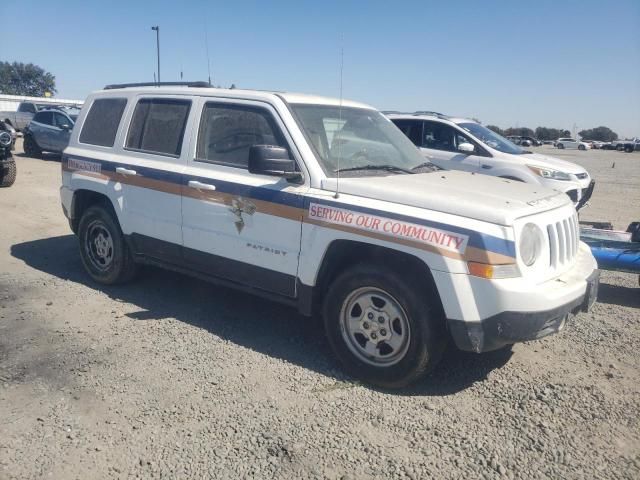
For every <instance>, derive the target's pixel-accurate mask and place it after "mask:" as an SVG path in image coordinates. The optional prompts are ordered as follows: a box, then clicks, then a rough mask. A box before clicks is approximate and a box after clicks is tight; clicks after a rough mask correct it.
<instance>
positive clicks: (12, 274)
mask: <svg viewBox="0 0 640 480" xmlns="http://www.w3.org/2000/svg"><path fill="white" fill-rule="evenodd" d="M539 150H540V151H543V152H548V153H552V154H555V155H557V156H558V157H562V158H568V159H571V160H574V161H576V162H578V163H580V164H583V165H585V166H586V167H587V168H588V169H589V170H590V171H591V173H592V175H593V176H594V177H595V179H596V180H597V182H598V184H597V187H596V193H595V195H594V197H593V199H592V201H591V206H589V207H588V208H587V209H586V210H585V211H584V214H583V218H586V219H590V220H610V221H613V222H614V224H615V225H616V226H617V227H622V228H624V227H626V225H627V224H628V223H629V222H630V221H632V220H640V188H639V186H640V154H637V153H634V154H624V153H619V152H600V151H588V152H577V151H576V152H568V151H564V152H559V151H556V150H553V149H551V147H541V148H540V149H539ZM16 153H17V155H16V159H17V162H18V179H17V182H16V183H15V185H14V186H13V187H11V188H9V189H3V190H0V218H2V220H1V222H0V478H3V479H13V478H15V479H25V478H42V477H46V478H54V479H71V478H78V479H87V478H208V477H211V478H329V479H348V478H351V479H356V478H410V479H418V478H460V479H472V478H487V479H489V478H510V479H513V478H525V479H527V478H531V479H540V478H550V479H557V478H565V479H568V478H575V479H584V478H600V479H607V480H608V479H614V478H629V479H632V478H634V479H637V478H640V428H639V426H640V425H639V422H638V413H639V411H640V395H639V391H640V373H639V372H638V358H639V354H638V352H639V351H640V288H639V287H638V277H637V275H636V276H633V275H627V274H616V273H607V272H604V273H603V276H602V282H603V284H602V286H601V291H600V298H599V302H598V303H597V304H596V306H595V308H594V310H593V311H592V313H590V314H583V315H581V316H579V317H577V318H575V319H574V320H573V321H572V322H570V323H569V324H568V325H567V328H566V329H565V330H564V331H563V332H562V333H560V334H558V335H556V336H553V337H550V338H546V339H543V340H541V341H537V342H531V343H527V344H521V345H517V346H515V347H514V348H513V350H512V351H499V352H494V353H490V354H484V355H475V354H466V353H461V352H456V351H453V350H450V351H449V352H447V353H446V355H445V358H444V361H443V362H442V364H441V366H439V367H438V368H437V369H436V371H435V372H434V373H433V374H432V375H431V376H429V377H428V378H427V379H426V380H425V381H424V382H422V383H421V384H419V385H417V386H416V387H414V388H412V389H410V390H405V391H400V392H384V391H379V390H375V389H372V388H369V387H367V386H363V385H359V384H357V383H353V382H352V381H351V380H350V379H348V378H345V377H344V376H343V375H342V374H341V372H340V369H339V367H338V366H337V365H336V364H335V362H334V360H333V357H332V355H331V353H330V352H329V349H328V346H327V344H326V342H325V340H324V338H323V334H322V330H321V328H320V327H319V326H318V325H317V324H315V323H314V322H312V321H309V320H307V319H305V318H303V317H300V316H299V315H297V314H296V313H295V312H294V311H292V310H290V309H287V308H285V307H282V306H279V305H276V304H272V303H268V302H266V301H263V300H259V299H256V298H251V297H247V296H246V295H243V294H240V293H236V292H233V291H229V290H226V289H221V288H217V287H215V286H212V285H209V284H206V283H203V282H200V281H197V280H194V279H191V278H188V277H184V276H180V275H176V274H173V273H167V272H163V271H160V270H154V269H147V270H146V271H145V272H144V273H143V275H142V277H141V278H140V279H139V280H138V281H137V282H136V283H134V284H131V285H129V286H126V287H112V288H105V287H102V286H98V285H97V284H95V283H93V282H92V281H91V280H90V279H89V277H88V275H86V274H85V273H84V271H83V269H82V265H81V263H80V259H79V256H78V252H77V244H76V240H75V237H74V236H72V235H71V233H70V231H69V229H68V226H67V224H66V220H65V218H64V217H63V215H62V212H61V208H60V202H59V198H58V186H59V184H60V165H59V159H57V158H56V157H47V158H46V159H42V160H36V159H31V158H27V157H25V156H23V155H22V153H21V146H20V145H19V146H18V150H17V152H16ZM614 163H615V168H612V164H614ZM633 217H635V218H633Z"/></svg>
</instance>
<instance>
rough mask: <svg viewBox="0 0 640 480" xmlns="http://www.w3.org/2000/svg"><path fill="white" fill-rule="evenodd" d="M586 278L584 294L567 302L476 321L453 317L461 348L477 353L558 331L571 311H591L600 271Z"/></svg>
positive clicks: (451, 322) (452, 327)
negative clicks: (546, 308)
mask: <svg viewBox="0 0 640 480" xmlns="http://www.w3.org/2000/svg"><path fill="white" fill-rule="evenodd" d="M586 281H587V287H586V289H585V292H584V294H582V295H581V296H579V297H578V298H576V299H574V300H571V301H570V302H568V303H565V304H564V305H560V306H558V307H555V308H552V309H550V310H542V311H535V312H517V311H515V312H514V311H509V312H501V313H498V314H497V315H493V316H492V317H489V318H485V319H484V320H482V321H480V322H473V323H470V322H464V321H461V320H449V321H448V325H449V332H450V333H451V336H452V338H453V340H454V342H455V344H456V346H457V347H458V348H459V349H461V350H466V351H471V352H476V353H481V352H488V351H491V350H496V349H498V348H500V347H503V346H505V345H510V344H513V343H517V342H525V341H528V340H536V339H538V338H542V337H546V336H547V335H551V334H553V333H557V332H559V331H560V330H562V328H563V327H564V325H565V322H566V320H567V319H568V317H569V315H571V314H573V315H575V314H577V313H579V312H587V311H589V310H590V309H591V307H592V306H593V304H594V303H595V301H596V298H597V296H598V286H599V284H600V271H599V270H594V271H593V272H592V273H591V275H590V276H589V277H588V278H587V280H586Z"/></svg>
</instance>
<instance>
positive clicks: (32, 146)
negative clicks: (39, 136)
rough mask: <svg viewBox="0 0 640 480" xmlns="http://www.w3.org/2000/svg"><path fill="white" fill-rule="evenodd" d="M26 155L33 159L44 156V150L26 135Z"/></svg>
mask: <svg viewBox="0 0 640 480" xmlns="http://www.w3.org/2000/svg"><path fill="white" fill-rule="evenodd" d="M24 153H26V154H27V156H28V157H33V158H40V157H41V156H42V149H41V148H40V147H39V146H38V144H37V143H36V141H35V140H34V139H33V137H32V136H31V135H25V137H24Z"/></svg>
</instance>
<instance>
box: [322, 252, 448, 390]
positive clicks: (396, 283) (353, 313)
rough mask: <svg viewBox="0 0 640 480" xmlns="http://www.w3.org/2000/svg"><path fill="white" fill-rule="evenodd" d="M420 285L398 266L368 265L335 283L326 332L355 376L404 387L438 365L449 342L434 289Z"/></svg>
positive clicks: (326, 315)
mask: <svg viewBox="0 0 640 480" xmlns="http://www.w3.org/2000/svg"><path fill="white" fill-rule="evenodd" d="M423 284H424V283H423ZM415 285H416V283H415V282H409V281H407V280H405V278H404V277H403V276H401V275H399V274H398V273H397V272H395V271H394V270H391V269H387V268H384V267H382V268H381V267H379V266H375V267H374V266H373V265H368V264H360V265H356V266H355V267H352V268H350V269H349V270H347V271H345V272H344V273H342V274H341V275H340V276H339V277H338V278H337V279H336V280H335V281H334V282H333V284H332V285H331V288H330V289H329V291H328V293H327V295H326V297H325V300H324V305H323V316H324V324H325V330H326V333H327V337H328V339H329V343H330V344H331V347H332V348H333V351H334V352H335V354H336V356H337V357H338V359H339V360H340V361H341V363H342V364H343V365H344V367H345V369H346V370H347V371H348V372H349V373H350V374H351V375H353V376H354V377H357V378H360V379H362V380H364V381H366V382H368V383H371V384H374V385H378V386H381V387H386V388H400V387H404V386H406V385H408V384H410V383H412V382H414V381H416V380H417V379H418V378H420V377H421V376H423V375H425V374H426V373H427V372H428V371H430V370H431V368H433V366H435V365H436V363H437V362H438V360H439V359H440V357H441V355H442V352H443V350H444V347H445V345H446V338H447V337H446V334H445V330H444V322H443V320H442V319H441V318H438V315H437V314H436V312H438V311H439V309H437V308H433V304H432V302H433V301H432V300H431V299H430V298H429V295H428V293H427V292H426V291H423V290H419V289H417V288H416V287H415Z"/></svg>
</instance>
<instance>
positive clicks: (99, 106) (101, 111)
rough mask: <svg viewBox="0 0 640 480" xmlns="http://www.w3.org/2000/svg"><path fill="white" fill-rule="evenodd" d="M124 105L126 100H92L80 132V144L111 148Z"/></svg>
mask: <svg viewBox="0 0 640 480" xmlns="http://www.w3.org/2000/svg"><path fill="white" fill-rule="evenodd" d="M126 105H127V99H126V98H100V99H97V100H94V102H93V104H92V105H91V110H89V113H88V114H87V118H86V119H85V121H84V125H83V126H82V132H80V143H88V144H90V145H99V146H101V147H113V144H114V143H115V141H116V133H117V132H118V126H119V125H120V120H121V119H122V113H123V112H124V107H126Z"/></svg>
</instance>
